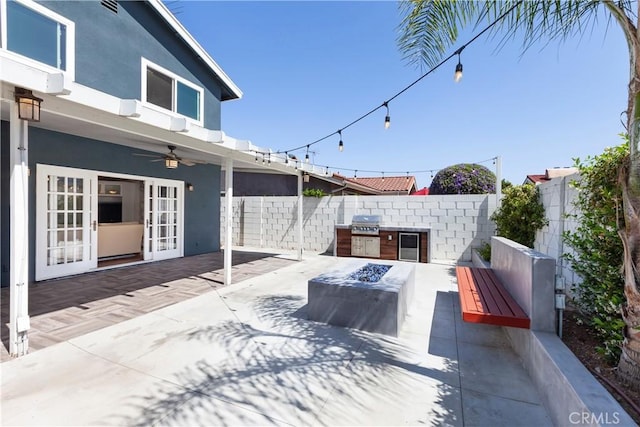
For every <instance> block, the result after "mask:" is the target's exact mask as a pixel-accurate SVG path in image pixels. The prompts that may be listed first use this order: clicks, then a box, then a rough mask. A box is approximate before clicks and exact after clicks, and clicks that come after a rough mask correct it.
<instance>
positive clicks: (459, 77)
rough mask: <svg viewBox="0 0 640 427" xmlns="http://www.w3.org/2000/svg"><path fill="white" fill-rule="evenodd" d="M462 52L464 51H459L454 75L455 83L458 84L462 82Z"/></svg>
mask: <svg viewBox="0 0 640 427" xmlns="http://www.w3.org/2000/svg"><path fill="white" fill-rule="evenodd" d="M460 52H462V50H459V51H458V65H456V72H455V73H454V74H453V81H454V82H456V83H458V82H460V80H462V63H461V62H460Z"/></svg>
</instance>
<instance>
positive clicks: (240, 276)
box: [0, 250, 295, 362]
mask: <svg viewBox="0 0 640 427" xmlns="http://www.w3.org/2000/svg"><path fill="white" fill-rule="evenodd" d="M223 256H224V252H215V253H209V254H203V255H196V256H190V257H185V258H177V259H171V260H166V261H158V262H151V263H144V264H137V265H131V266H127V267H120V268H115V269H105V270H100V271H97V272H93V273H87V274H80V275H76V276H71V277H65V278H61V279H56V280H47V281H43V282H37V283H32V284H31V285H30V286H29V315H30V317H31V318H30V321H31V330H30V332H29V350H30V352H34V351H37V350H40V349H43V348H45V347H48V346H50V345H53V344H56V343H59V342H63V341H66V340H68V339H70V338H75V337H78V336H80V335H84V334H86V333H88V332H93V331H96V330H98V329H101V328H104V327H106V326H110V325H114V324H116V323H119V322H122V321H124V320H128V319H133V318H134V317H137V316H140V315H142V314H145V313H149V312H152V311H154V310H158V309H160V308H162V307H166V306H168V305H171V304H175V303H177V302H180V301H184V300H186V299H189V298H193V297H195V296H198V295H202V294H204V293H207V292H210V291H211V290H212V289H215V288H218V287H221V286H223V284H224V269H223V267H224V260H223ZM232 258H233V261H232V265H233V267H232V271H231V280H232V283H235V282H240V281H243V280H246V279H248V278H250V277H254V276H256V275H260V274H264V273H266V272H268V271H272V270H275V269H278V268H281V267H284V266H286V265H289V264H291V263H293V262H295V261H294V258H292V257H291V256H288V255H287V254H281V253H280V252H264V251H244V250H234V252H233V256H232ZM0 322H1V324H2V328H0V338H1V339H2V346H1V348H0V362H5V361H7V360H10V359H11V358H10V357H9V351H8V350H9V330H8V329H7V327H6V325H7V324H8V322H9V288H2V289H0Z"/></svg>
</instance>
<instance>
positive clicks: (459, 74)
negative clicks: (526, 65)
mask: <svg viewBox="0 0 640 427" xmlns="http://www.w3.org/2000/svg"><path fill="white" fill-rule="evenodd" d="M523 1H524V0H521V1H518V2H517V3H515V4H514V5H513V6H512V7H510V8H509V9H508V10H506V11H505V12H504V13H503V14H502V15H500V16H499V17H497V18H496V19H495V20H494V21H493V22H491V23H490V24H489V25H487V26H486V27H485V28H484V29H482V31H480V32H479V33H478V34H476V35H475V36H473V37H472V38H471V39H470V40H469V41H467V42H466V43H464V44H463V45H462V46H461V47H460V48H458V50H456V51H455V52H453V53H452V54H451V55H449V56H447V57H446V58H444V59H443V60H442V61H440V62H439V63H438V64H436V65H435V66H434V67H433V68H431V69H430V70H429V71H427V72H426V73H424V74H423V75H421V76H420V77H418V78H417V79H416V80H414V81H413V82H412V83H411V84H409V85H407V86H406V87H405V88H404V89H402V90H401V91H399V92H398V93H396V94H395V95H393V96H392V97H391V98H389V99H387V100H386V101H385V102H383V103H382V104H381V105H378V106H377V107H375V108H373V109H371V110H370V111H368V112H367V113H365V114H363V115H361V116H360V117H358V118H357V119H355V120H353V121H352V122H351V123H349V124H347V125H346V126H343V127H342V128H341V129H339V130H338V131H336V132H333V133H331V134H329V135H326V136H324V137H322V138H319V139H316V140H315V141H313V142H311V143H309V144H306V145H302V146H300V147H295V148H291V149H288V150H287V151H297V150H300V149H302V148H305V147H306V148H307V150H308V149H309V146H311V145H315V144H318V143H320V142H322V141H324V140H325V139H328V138H330V137H331V136H333V135H335V134H336V133H337V134H338V135H339V136H340V142H339V144H338V149H339V150H340V151H342V150H343V149H344V143H343V142H342V131H343V130H344V129H347V128H349V127H351V126H353V125H355V124H356V123H358V122H360V121H362V120H364V119H365V118H367V117H368V116H370V115H371V114H373V113H374V112H375V111H377V110H378V109H380V108H382V107H385V108H386V110H387V115H386V116H385V128H388V127H389V126H390V125H391V117H390V116H389V105H388V104H389V102H391V101H393V100H394V99H396V98H397V97H399V96H400V95H402V94H403V93H404V92H406V91H408V90H409V89H410V88H412V87H413V86H415V85H416V84H417V83H418V82H420V81H421V80H422V79H424V78H425V77H427V76H429V75H430V74H431V73H433V72H435V71H436V70H437V69H438V68H440V67H441V66H442V65H444V64H445V63H447V62H448V61H449V60H451V58H453V57H454V56H456V55H457V56H458V64H457V65H456V70H455V74H454V80H455V81H456V82H459V81H460V79H461V78H462V63H461V62H460V54H461V53H462V51H463V50H464V48H465V47H467V46H469V45H470V44H472V43H473V42H475V41H476V40H477V39H478V38H479V37H480V36H482V35H483V34H484V33H486V32H487V31H489V30H490V29H491V28H493V27H494V26H495V25H496V24H498V23H499V22H500V21H502V20H503V19H504V18H505V17H506V16H507V15H509V14H510V13H511V12H513V11H514V10H515V9H516V8H517V7H518V6H520V5H521V4H522V3H523ZM282 152H283V151H276V153H278V154H279V153H282ZM285 153H286V151H285Z"/></svg>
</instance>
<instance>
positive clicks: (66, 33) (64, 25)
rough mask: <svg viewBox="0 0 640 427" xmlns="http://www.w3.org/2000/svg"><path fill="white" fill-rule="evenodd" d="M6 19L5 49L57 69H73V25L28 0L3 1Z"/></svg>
mask: <svg viewBox="0 0 640 427" xmlns="http://www.w3.org/2000/svg"><path fill="white" fill-rule="evenodd" d="M6 18H7V20H6V24H5V23H3V24H4V25H6V26H5V28H6V33H5V34H3V38H4V40H3V41H4V43H3V46H4V47H5V48H6V50H8V51H10V52H13V53H16V54H18V55H21V56H23V57H26V58H29V59H31V60H34V61H37V62H39V63H41V64H45V65H48V66H50V67H53V68H56V69H58V70H62V71H72V70H73V49H74V47H73V41H74V40H73V39H74V24H73V22H71V21H69V20H67V19H65V18H63V17H61V16H59V15H57V14H55V13H53V12H51V11H50V10H48V9H46V8H45V7H43V6H41V5H39V4H37V3H35V2H32V1H30V0H22V1H15V0H9V1H7V2H6Z"/></svg>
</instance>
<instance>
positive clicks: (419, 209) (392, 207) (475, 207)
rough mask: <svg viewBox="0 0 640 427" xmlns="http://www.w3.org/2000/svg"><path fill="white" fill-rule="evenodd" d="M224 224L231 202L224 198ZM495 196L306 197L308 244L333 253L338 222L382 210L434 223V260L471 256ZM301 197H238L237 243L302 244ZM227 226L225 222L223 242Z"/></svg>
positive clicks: (487, 233)
mask: <svg viewBox="0 0 640 427" xmlns="http://www.w3.org/2000/svg"><path fill="white" fill-rule="evenodd" d="M221 205H222V210H221V224H224V223H225V221H224V219H225V218H226V212H225V206H226V203H225V202H224V201H223V202H222V203H221ZM495 208H496V200H495V195H447V196H327V197H322V198H313V197H305V198H303V230H304V231H303V232H304V249H305V250H307V251H314V252H324V251H327V252H332V251H333V244H334V243H333V242H334V226H335V225H336V224H350V223H351V218H352V217H353V215H356V214H360V215H381V216H382V221H383V224H386V225H394V226H396V225H400V226H402V225H404V226H422V227H430V228H431V230H432V231H431V236H432V237H431V238H432V242H431V251H432V254H431V259H432V260H463V261H470V260H471V248H472V247H478V246H480V245H481V244H482V242H489V240H490V238H491V236H492V235H493V234H495V226H494V224H493V223H492V222H491V221H490V220H489V217H490V216H491V214H492V213H493V211H494V210H495ZM297 212H298V198H297V197H295V196H293V197H234V200H233V213H232V214H233V230H234V236H233V241H234V244H235V245H240V246H254V247H265V248H274V249H289V250H291V249H296V248H297V244H298V243H297V227H298V225H297V221H298V219H297ZM224 239H225V229H224V226H222V227H221V241H222V242H224Z"/></svg>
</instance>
